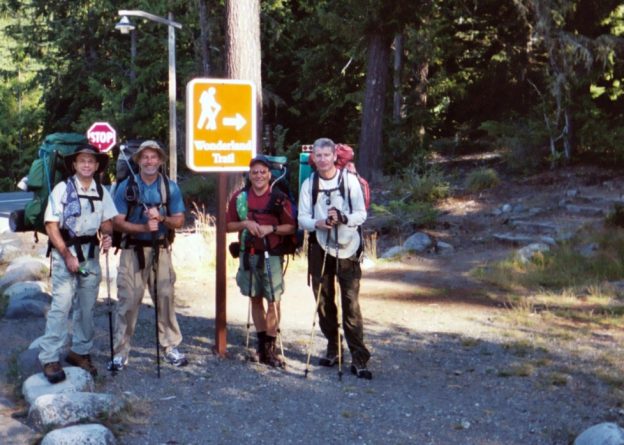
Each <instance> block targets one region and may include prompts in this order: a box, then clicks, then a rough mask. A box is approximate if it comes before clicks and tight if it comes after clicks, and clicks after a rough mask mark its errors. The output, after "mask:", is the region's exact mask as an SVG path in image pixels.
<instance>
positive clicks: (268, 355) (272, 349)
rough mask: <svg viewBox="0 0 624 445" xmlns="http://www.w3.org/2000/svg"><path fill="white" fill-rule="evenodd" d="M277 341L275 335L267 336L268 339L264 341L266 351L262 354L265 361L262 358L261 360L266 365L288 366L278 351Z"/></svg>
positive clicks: (274, 366) (275, 366)
mask: <svg viewBox="0 0 624 445" xmlns="http://www.w3.org/2000/svg"><path fill="white" fill-rule="evenodd" d="M275 341H276V338H275V337H271V336H269V335H267V336H266V340H265V343H264V353H263V354H262V356H261V358H262V359H264V361H262V360H260V362H261V363H264V364H265V365H269V366H272V367H273V368H284V367H285V366H286V362H285V361H284V359H283V358H282V357H281V356H280V355H279V354H278V353H277V348H276V346H275Z"/></svg>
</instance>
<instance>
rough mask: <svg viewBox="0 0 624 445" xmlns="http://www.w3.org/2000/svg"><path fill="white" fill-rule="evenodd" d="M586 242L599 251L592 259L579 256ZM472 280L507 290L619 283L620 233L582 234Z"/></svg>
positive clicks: (479, 272)
mask: <svg viewBox="0 0 624 445" xmlns="http://www.w3.org/2000/svg"><path fill="white" fill-rule="evenodd" d="M589 242H595V243H596V244H597V245H598V246H599V247H598V250H597V251H596V252H595V255H593V256H591V257H586V256H583V255H582V254H581V253H580V246H582V245H584V244H587V243H589ZM473 276H475V277H477V278H479V279H481V280H483V281H487V282H490V283H492V284H496V285H497V286H499V287H501V288H503V289H508V290H511V289H519V288H524V289H532V290H534V289H538V288H546V289H562V288H564V287H580V286H599V285H601V283H603V282H605V281H614V280H620V279H622V278H624V229H620V228H605V229H603V230H601V231H597V232H591V233H584V234H582V235H580V236H578V237H577V238H575V239H574V240H572V241H571V242H569V243H566V244H562V245H559V246H556V247H555V248H553V249H551V250H550V251H548V252H542V253H541V254H540V255H536V256H535V257H534V258H533V259H532V261H530V262H528V263H523V262H522V261H520V259H519V258H518V257H517V256H515V255H513V256H511V257H509V258H507V259H506V260H503V261H499V262H495V263H491V264H487V265H485V266H481V267H479V268H477V269H475V270H474V271H473Z"/></svg>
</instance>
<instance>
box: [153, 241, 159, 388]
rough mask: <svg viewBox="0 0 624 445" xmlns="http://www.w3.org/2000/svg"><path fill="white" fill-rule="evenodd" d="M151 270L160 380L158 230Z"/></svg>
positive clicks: (157, 363) (157, 365)
mask: <svg viewBox="0 0 624 445" xmlns="http://www.w3.org/2000/svg"><path fill="white" fill-rule="evenodd" d="M152 250H153V252H152V255H153V257H152V270H153V271H154V313H155V317H154V323H155V324H156V372H157V374H158V378H160V340H159V338H158V259H159V258H158V257H159V254H160V246H159V245H158V230H156V231H153V232H152Z"/></svg>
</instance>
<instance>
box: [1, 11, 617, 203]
mask: <svg viewBox="0 0 624 445" xmlns="http://www.w3.org/2000/svg"><path fill="white" fill-rule="evenodd" d="M202 8H203V11H204V12H205V14H204V15H203V16H202V15H201V14H200V11H201V10H202ZM119 9H140V10H144V11H148V12H150V13H152V14H156V15H160V16H163V17H166V16H167V13H168V12H171V13H172V14H173V17H174V19H175V20H176V21H177V22H180V23H182V25H183V28H182V29H181V30H178V31H176V59H177V86H178V94H177V96H178V103H177V108H178V124H177V126H178V147H177V150H178V153H179V159H180V161H179V166H180V167H179V171H180V176H182V177H183V178H184V177H189V176H191V175H192V173H191V172H190V171H188V170H186V169H185V168H184V163H183V153H184V150H185V147H184V141H185V137H184V129H185V125H184V116H185V113H184V88H185V85H186V84H187V82H188V81H190V80H191V79H193V78H195V77H223V75H224V74H223V73H224V69H225V67H224V65H225V61H224V51H225V37H224V36H225V30H224V26H225V22H224V11H225V2H224V0H217V1H208V0H192V1H187V0H184V1H182V0H167V1H165V0H150V1H147V0H137V1H135V2H134V4H133V5H132V7H131V8H128V5H127V3H126V2H121V1H117V0H98V1H94V0H74V1H71V2H66V1H57V0H22V1H18V0H0V33H2V34H3V37H2V39H0V56H1V58H2V61H3V63H2V65H1V66H0V113H1V115H2V116H3V118H2V119H1V120H0V190H4V191H7V190H12V189H14V187H15V183H16V182H17V181H18V180H19V178H20V177H21V176H23V175H24V174H25V173H26V171H27V169H28V165H29V164H30V162H31V160H32V159H33V157H34V156H35V155H36V151H37V147H38V145H39V143H40V141H41V140H42V139H43V136H44V135H45V134H48V133H51V132H55V131H76V132H80V133H84V132H85V131H86V129H87V128H88V126H89V125H90V124H91V123H92V122H94V121H98V120H106V121H108V122H110V123H111V124H112V125H113V126H114V127H115V128H116V129H117V132H118V137H119V138H120V139H121V140H124V139H131V138H148V137H149V138H154V139H158V140H160V141H167V140H168V137H167V132H168V107H167V56H166V54H167V32H166V31H167V30H166V27H165V26H163V25H161V24H157V23H153V22H149V21H144V20H143V21H142V20H140V19H139V20H136V25H137V30H136V31H134V32H135V33H136V35H135V37H136V57H135V59H134V61H133V63H132V61H131V51H130V38H129V37H128V36H127V35H122V34H120V33H119V32H117V31H116V30H115V28H114V26H115V23H117V21H118V19H119V17H118V15H117V11H118V10H119ZM260 18H261V46H262V58H261V60H262V66H261V70H262V97H263V113H262V114H263V141H262V149H263V150H265V151H267V152H274V153H285V154H287V155H288V156H289V157H290V159H293V160H294V159H296V157H297V153H298V151H299V149H300V146H301V144H309V143H311V142H312V141H313V140H314V139H316V138H318V137H321V136H325V137H330V138H333V139H334V140H336V141H340V142H346V143H349V144H352V145H353V146H355V147H356V149H360V148H361V149H362V150H368V151H367V152H366V153H358V156H359V155H362V156H361V157H363V158H365V159H371V161H370V162H372V163H373V164H378V165H374V167H375V168H378V169H379V171H381V172H383V174H385V175H397V174H398V175H401V174H403V173H404V170H405V168H406V167H409V168H410V169H421V170H422V169H424V168H425V165H426V163H425V162H424V161H425V160H426V159H427V158H428V156H429V155H430V154H431V152H432V151H442V152H446V153H448V152H451V153H461V152H466V151H477V150H479V151H498V152H501V153H502V154H503V155H504V156H505V159H506V160H507V165H508V166H509V167H510V169H513V170H516V171H518V172H526V171H530V170H534V169H539V168H543V167H547V166H550V167H556V166H557V165H560V164H562V163H565V162H596V161H601V162H608V163H616V162H621V161H623V160H624V146H623V145H622V140H623V138H622V136H624V115H623V110H624V85H623V84H622V80H623V78H624V62H623V61H624V57H622V56H623V55H624V42H623V39H622V34H623V33H624V6H622V5H621V3H620V2H618V1H615V0H504V1H498V0H459V1H456V0H423V1H418V2H387V1H383V0H345V1H340V2H335V1H331V0H315V1H305V0H263V1H261V17H260ZM202 20H204V22H203V23H202V22H201V21H202ZM375 45H377V46H375ZM373 50H376V51H378V52H377V53H376V54H378V55H377V56H376V57H374V58H373V57H369V56H370V55H371V51H373ZM373 69H376V72H377V75H378V76H381V77H383V78H384V83H383V89H382V91H381V94H380V96H379V97H377V101H376V103H375V109H374V110H373V109H372V107H373V105H367V104H370V103H372V102H369V101H367V100H365V97H366V96H367V95H368V94H369V92H370V90H369V88H371V86H370V85H367V79H369V80H370V79H371V77H369V75H370V73H372V72H374V70H373ZM377 86H379V85H377ZM372 88H375V86H374V85H373V87H372ZM378 93H379V92H378ZM367 107H369V109H367ZM380 107H381V108H380ZM367 113H368V114H367ZM370 122H376V123H375V124H374V126H377V125H378V126H379V135H380V137H379V141H373V142H372V143H370V140H371V138H373V139H374V138H376V136H374V135H373V136H371V133H370V132H369V133H367V132H365V131H364V130H367V129H369V127H370V126H371V124H370ZM370 154H372V155H373V156H372V157H368V155H370ZM365 155H366V156H365ZM362 167H363V168H364V169H365V170H366V169H367V168H369V167H370V166H368V165H364V166H362Z"/></svg>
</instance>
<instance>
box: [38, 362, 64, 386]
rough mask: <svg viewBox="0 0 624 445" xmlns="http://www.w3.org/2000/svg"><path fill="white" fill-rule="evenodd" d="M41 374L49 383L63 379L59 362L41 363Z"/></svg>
mask: <svg viewBox="0 0 624 445" xmlns="http://www.w3.org/2000/svg"><path fill="white" fill-rule="evenodd" d="M43 375H44V376H45V377H46V379H48V382H50V383H53V384H54V383H58V382H62V381H63V380H65V371H63V368H62V367H61V364H60V363H59V362H50V363H46V364H45V365H43Z"/></svg>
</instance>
